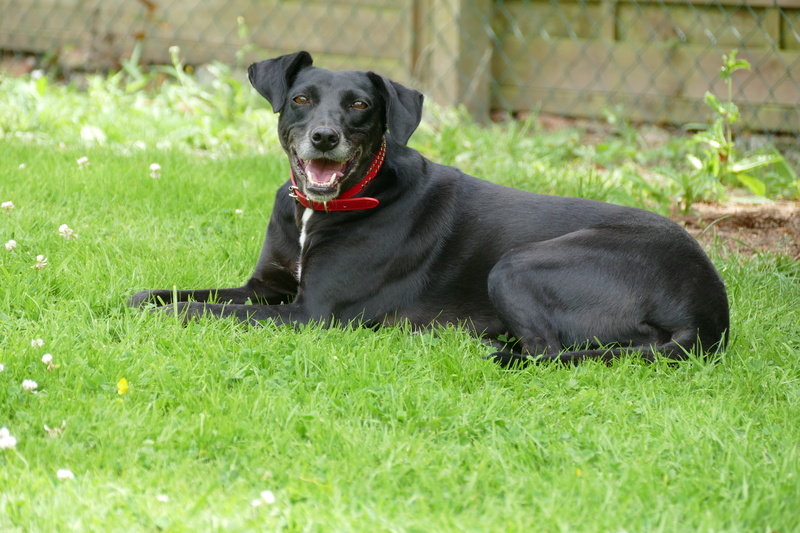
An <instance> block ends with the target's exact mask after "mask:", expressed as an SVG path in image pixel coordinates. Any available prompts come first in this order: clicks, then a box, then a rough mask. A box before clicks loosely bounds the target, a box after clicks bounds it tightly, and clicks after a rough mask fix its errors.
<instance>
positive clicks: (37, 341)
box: [31, 339, 44, 348]
mask: <svg viewBox="0 0 800 533" xmlns="http://www.w3.org/2000/svg"><path fill="white" fill-rule="evenodd" d="M42 346H44V341H43V340H42V339H33V340H32V341H31V347H32V348H41V347H42Z"/></svg>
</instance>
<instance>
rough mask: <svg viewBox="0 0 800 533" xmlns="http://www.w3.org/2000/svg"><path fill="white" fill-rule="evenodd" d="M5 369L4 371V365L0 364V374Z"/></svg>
mask: <svg viewBox="0 0 800 533" xmlns="http://www.w3.org/2000/svg"><path fill="white" fill-rule="evenodd" d="M5 369H6V365H4V364H3V363H0V372H2V371H3V370H5Z"/></svg>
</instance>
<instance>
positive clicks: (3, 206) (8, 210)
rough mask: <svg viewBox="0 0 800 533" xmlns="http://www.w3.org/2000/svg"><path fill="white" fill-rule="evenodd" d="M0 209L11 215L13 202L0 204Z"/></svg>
mask: <svg viewBox="0 0 800 533" xmlns="http://www.w3.org/2000/svg"><path fill="white" fill-rule="evenodd" d="M0 209H4V210H5V212H6V213H11V211H13V210H14V202H3V203H2V204H0Z"/></svg>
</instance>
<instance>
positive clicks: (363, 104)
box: [353, 100, 369, 109]
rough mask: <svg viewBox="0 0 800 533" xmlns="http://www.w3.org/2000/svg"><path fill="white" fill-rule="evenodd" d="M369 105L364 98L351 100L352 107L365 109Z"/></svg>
mask: <svg viewBox="0 0 800 533" xmlns="http://www.w3.org/2000/svg"><path fill="white" fill-rule="evenodd" d="M368 107H369V104H368V103H366V102H365V101H364V100H356V101H355V102H353V109H366V108H368Z"/></svg>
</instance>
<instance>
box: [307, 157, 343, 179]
mask: <svg viewBox="0 0 800 533" xmlns="http://www.w3.org/2000/svg"><path fill="white" fill-rule="evenodd" d="M344 165H345V163H344V162H342V163H340V162H339V161H331V160H330V159H311V160H310V161H307V162H306V176H308V180H309V181H311V182H313V183H314V184H315V185H334V184H335V183H336V180H338V179H339V178H341V177H342V176H343V175H344V173H343V172H342V170H343V169H344Z"/></svg>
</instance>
